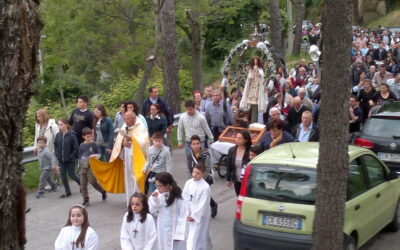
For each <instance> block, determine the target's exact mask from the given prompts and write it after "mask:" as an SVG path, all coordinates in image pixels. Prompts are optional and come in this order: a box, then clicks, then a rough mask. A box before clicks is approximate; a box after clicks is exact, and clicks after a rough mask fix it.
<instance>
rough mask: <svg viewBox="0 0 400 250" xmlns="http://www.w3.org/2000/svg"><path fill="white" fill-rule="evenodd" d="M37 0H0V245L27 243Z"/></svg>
mask: <svg viewBox="0 0 400 250" xmlns="http://www.w3.org/2000/svg"><path fill="white" fill-rule="evenodd" d="M38 2H39V1H31V0H13V1H11V0H4V1H1V2H0V37H1V39H0V95H1V96H0V128H1V133H0V249H6V250H8V249H13V250H14V249H17V250H18V249H23V248H24V245H25V243H26V239H25V192H24V189H23V186H22V182H21V173H22V171H23V168H22V166H21V160H22V128H23V124H24V118H25V113H26V110H27V108H28V104H29V99H30V97H31V95H32V82H33V80H34V78H35V74H34V72H35V66H36V63H37V58H36V56H37V52H38V47H39V40H40V30H41V28H42V23H41V21H40V19H39V13H38Z"/></svg>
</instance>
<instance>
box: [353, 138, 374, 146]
mask: <svg viewBox="0 0 400 250" xmlns="http://www.w3.org/2000/svg"><path fill="white" fill-rule="evenodd" d="M354 145H356V146H359V147H363V148H373V147H374V143H373V142H372V141H368V140H366V139H362V138H356V139H355V140H354Z"/></svg>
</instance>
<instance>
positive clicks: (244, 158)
mask: <svg viewBox="0 0 400 250" xmlns="http://www.w3.org/2000/svg"><path fill="white" fill-rule="evenodd" d="M250 148H251V137H250V133H249V132H248V131H247V130H240V131H238V133H237V136H236V146H234V147H232V148H230V149H229V151H228V157H227V160H226V168H227V173H226V185H227V186H228V187H231V186H232V184H233V186H234V187H235V192H236V195H239V192H240V187H241V185H242V182H241V180H240V173H241V170H242V167H243V165H246V164H247V163H248V162H249V161H250V158H249V154H250Z"/></svg>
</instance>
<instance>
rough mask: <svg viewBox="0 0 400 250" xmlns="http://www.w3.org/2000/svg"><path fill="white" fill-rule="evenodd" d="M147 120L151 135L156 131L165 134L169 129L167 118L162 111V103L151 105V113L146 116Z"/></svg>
mask: <svg viewBox="0 0 400 250" xmlns="http://www.w3.org/2000/svg"><path fill="white" fill-rule="evenodd" d="M146 122H147V126H148V129H149V136H150V137H151V135H152V134H153V133H154V132H157V131H159V132H161V133H162V134H163V135H165V132H166V131H167V119H166V118H165V116H164V114H163V113H161V108H160V105H158V104H151V105H150V113H149V114H148V115H147V117H146Z"/></svg>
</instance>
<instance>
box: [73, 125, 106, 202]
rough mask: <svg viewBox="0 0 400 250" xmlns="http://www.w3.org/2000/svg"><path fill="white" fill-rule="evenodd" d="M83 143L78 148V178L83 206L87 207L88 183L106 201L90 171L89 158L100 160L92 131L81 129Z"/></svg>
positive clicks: (102, 190) (102, 191) (104, 193)
mask: <svg viewBox="0 0 400 250" xmlns="http://www.w3.org/2000/svg"><path fill="white" fill-rule="evenodd" d="M82 138H83V140H84V141H83V142H82V143H81V145H80V146H79V176H80V181H81V192H82V196H83V203H82V205H83V206H89V193H88V182H89V183H90V184H92V186H93V187H94V188H95V189H96V190H97V191H99V192H100V193H101V198H102V199H103V201H104V200H106V199H107V193H106V191H105V190H104V189H103V188H102V187H101V186H100V184H99V183H97V180H96V177H95V176H94V175H93V173H92V170H91V169H90V164H89V158H97V159H99V158H100V152H99V148H98V147H97V145H96V143H95V142H93V135H92V130H91V129H90V128H84V129H82Z"/></svg>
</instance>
